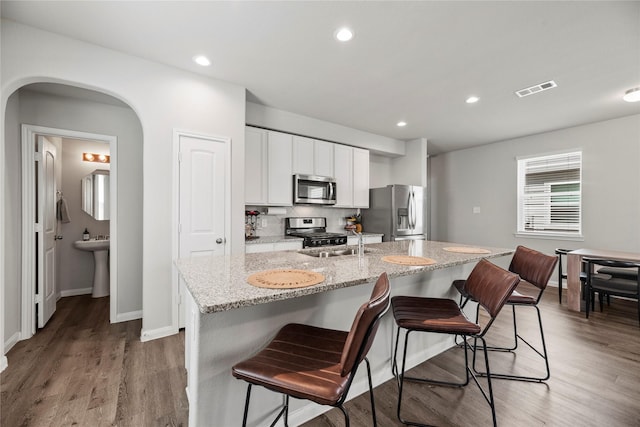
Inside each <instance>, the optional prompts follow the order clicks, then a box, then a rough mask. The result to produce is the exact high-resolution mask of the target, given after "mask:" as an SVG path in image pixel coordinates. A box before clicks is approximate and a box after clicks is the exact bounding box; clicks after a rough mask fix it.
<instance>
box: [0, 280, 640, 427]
mask: <svg viewBox="0 0 640 427" xmlns="http://www.w3.org/2000/svg"><path fill="white" fill-rule="evenodd" d="M541 309H542V316H543V323H544V326H545V332H546V338H547V346H548V349H549V357H550V364H551V378H550V379H549V380H548V381H547V382H546V384H536V383H523V382H515V381H504V380H495V381H494V382H493V384H494V394H495V397H496V410H497V415H498V424H499V425H501V426H542V425H548V426H565V425H566V426H568V425H579V426H603V425H605V426H607V427H617V426H625V427H626V426H640V327H639V326H638V322H637V314H636V308H635V302H631V301H622V300H616V301H613V302H612V305H611V306H610V307H606V306H605V311H604V313H600V312H598V311H596V312H595V313H593V314H592V316H591V318H590V319H589V320H586V319H585V318H584V313H573V312H569V311H567V308H566V305H559V304H558V303H557V294H556V289H554V288H551V289H549V290H548V291H547V293H546V295H545V297H544V298H543V302H542V306H541ZM518 326H519V330H520V332H521V334H522V335H524V336H525V337H527V338H528V337H534V338H535V337H537V321H536V320H535V313H534V310H531V309H520V310H518ZM140 328H141V324H140V321H133V322H126V323H119V324H114V325H110V324H109V323H108V300H107V299H106V298H101V299H92V298H90V297H89V296H81V297H70V298H64V299H62V300H60V301H59V304H58V311H57V312H56V314H55V316H54V318H53V319H52V320H51V322H50V323H49V325H47V327H46V328H44V329H43V330H42V331H40V332H39V333H38V334H37V335H36V336H35V337H34V338H32V339H30V340H28V341H22V342H20V343H18V344H17V345H16V346H15V347H14V348H13V349H12V350H11V351H10V352H9V354H8V355H7V356H8V358H9V368H8V369H6V370H5V372H3V373H2V375H1V376H0V391H1V406H0V425H2V426H3V427H4V426H7V427H8V426H11V427H14V426H55V427H57V426H68V425H77V426H107V425H117V426H180V425H182V426H186V425H187V419H188V404H187V399H186V395H185V391H184V388H185V385H186V372H185V370H184V368H183V366H184V334H183V333H180V334H178V335H175V336H172V337H167V338H163V339H160V340H155V341H150V342H147V343H141V342H140V337H139V333H140ZM511 328H512V326H511V317H510V312H508V311H504V312H503V313H502V314H501V315H500V316H499V318H498V320H497V322H496V324H495V325H494V326H493V328H492V333H491V334H490V337H489V338H490V343H493V344H500V343H506V342H507V341H508V338H509V337H511V335H509V334H510V333H511V330H512V329H511ZM532 341H533V342H537V341H536V340H535V339H533V340H532ZM521 347H522V348H519V349H518V352H517V354H516V355H514V354H510V353H496V352H492V353H491V354H490V358H491V367H492V370H494V371H497V370H507V371H509V370H512V371H513V372H516V373H517V372H520V373H521V372H523V371H529V372H535V373H540V372H541V371H542V369H543V365H542V364H541V363H542V361H541V360H540V359H539V358H537V356H535V357H534V356H533V353H532V352H531V351H530V350H528V349H527V348H526V347H524V346H522V345H521ZM462 363H463V353H462V351H461V350H460V349H450V350H449V351H447V352H445V353H443V354H441V355H439V356H437V357H435V358H434V359H432V360H430V361H428V362H426V363H423V364H422V365H420V366H418V367H417V368H415V369H414V371H413V372H412V373H415V374H417V375H425V376H426V375H431V376H433V375H446V374H447V373H448V372H454V373H455V372H458V373H460V374H462V373H463V371H462V370H461V369H460V368H461V366H462ZM406 390H407V394H406V397H407V400H406V403H407V405H406V406H404V407H405V408H406V415H407V416H408V417H414V418H417V419H420V420H424V421H425V422H427V423H430V424H433V425H438V426H480V425H487V426H488V425H491V414H490V410H489V407H488V406H487V404H486V403H485V402H484V400H483V398H482V396H481V395H480V392H479V391H478V389H477V387H475V385H474V384H470V385H469V386H467V387H466V388H463V389H457V388H448V387H433V386H425V385H417V384H415V383H414V384H411V383H408V385H407V386H406ZM396 396H397V386H396V385H395V383H394V382H392V381H388V382H386V383H384V384H382V385H380V386H378V387H377V388H376V390H375V397H376V409H377V414H378V425H379V426H381V427H386V426H400V425H402V424H400V423H399V422H398V420H397V418H396V414H395V412H396V409H395V408H396ZM368 399H369V397H368V394H366V393H365V394H363V395H361V396H358V397H357V398H355V399H353V400H351V401H350V402H348V403H347V404H346V408H347V411H348V412H349V414H350V416H351V425H352V427H369V426H370V425H371V424H372V423H371V418H370V409H369V400H368ZM241 416H242V414H238V425H240V421H241ZM343 424H344V422H343V418H342V415H341V414H340V413H339V412H338V411H337V410H331V411H329V412H327V413H325V414H324V415H322V416H320V417H317V418H316V419H314V420H311V421H309V422H308V423H306V424H305V427H325V426H342V425H343ZM211 427H227V426H214V425H212V426H211Z"/></svg>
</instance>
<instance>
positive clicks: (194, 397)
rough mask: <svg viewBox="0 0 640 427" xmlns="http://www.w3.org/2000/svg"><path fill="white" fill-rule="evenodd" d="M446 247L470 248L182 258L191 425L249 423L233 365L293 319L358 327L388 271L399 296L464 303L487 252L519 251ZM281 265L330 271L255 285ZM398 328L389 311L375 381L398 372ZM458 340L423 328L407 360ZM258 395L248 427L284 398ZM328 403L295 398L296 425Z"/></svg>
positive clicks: (423, 245) (400, 245)
mask: <svg viewBox="0 0 640 427" xmlns="http://www.w3.org/2000/svg"><path fill="white" fill-rule="evenodd" d="M446 246H464V245H460V244H455V243H443V242H432V241H420V240H418V241H402V242H386V243H377V244H370V245H367V246H366V248H365V249H367V250H369V252H368V253H366V254H365V256H364V258H363V260H362V262H361V263H360V262H359V260H358V257H357V256H354V255H344V256H339V257H332V258H315V257H310V256H308V255H304V254H301V253H298V252H296V251H287V252H269V253H258V254H247V255H234V256H227V257H217V258H192V259H181V260H179V261H178V262H177V265H178V268H179V270H180V274H181V276H182V277H183V279H184V281H185V282H186V285H187V287H188V289H189V292H188V293H187V295H186V298H185V300H186V301H185V302H186V308H185V319H186V333H185V367H186V369H187V384H188V385H187V394H188V396H189V427H198V426H201V427H202V426H206V427H209V426H233V425H240V424H241V422H242V414H243V406H244V394H245V391H246V383H244V382H243V381H239V380H237V379H235V378H233V376H232V375H231V367H232V366H233V365H234V364H236V363H238V362H239V361H241V360H243V359H246V358H247V357H249V356H251V355H253V354H255V353H256V352H257V351H259V350H260V349H261V348H263V347H264V346H265V345H266V343H268V342H269V340H270V339H271V338H272V337H273V336H274V335H275V334H276V333H277V331H278V330H279V329H280V328H281V327H282V326H284V325H285V324H287V323H305V324H310V325H315V326H320V327H325V328H331V329H338V330H343V331H346V330H349V328H350V327H351V324H352V323H353V317H354V315H355V313H356V311H357V310H358V307H360V305H361V304H362V303H364V302H365V301H366V300H367V299H368V297H369V295H370V293H371V288H372V285H373V282H374V281H375V280H376V279H377V278H378V276H379V275H380V274H381V273H382V272H383V271H386V272H387V274H388V275H389V279H390V283H391V295H392V296H395V295H413V296H425V297H438V298H451V299H455V300H457V298H458V297H459V296H458V294H457V292H456V291H455V289H454V288H453V287H452V286H451V283H452V281H453V280H455V279H463V278H466V277H467V276H468V275H469V273H470V272H471V270H472V269H473V267H474V265H475V264H476V262H477V261H478V260H480V259H481V258H494V257H500V256H506V255H509V254H511V253H513V251H512V250H510V249H501V248H490V247H485V246H483V248H485V249H489V250H490V251H491V253H490V254H486V255H473V254H459V253H451V252H445V251H443V250H442V248H443V247H446ZM317 250H318V249H308V250H307V251H317ZM385 255H413V256H424V257H427V258H433V259H434V260H436V261H437V263H436V264H433V265H429V266H425V267H407V266H402V265H397V264H389V263H386V262H383V261H382V260H381V258H382V257H383V256H385ZM277 268H296V269H308V270H313V271H317V272H320V273H322V274H324V275H325V281H324V282H322V283H320V284H318V285H315V286H311V287H307V288H302V289H292V290H272V289H262V288H256V287H253V286H251V285H249V284H247V283H246V280H247V277H248V276H249V275H251V274H253V273H256V272H259V271H263V270H270V269H277ZM465 311H467V314H468V315H470V316H472V315H473V314H472V313H474V304H467V305H466V306H465ZM471 318H472V317H471ZM394 328H395V322H394V320H393V316H392V315H391V314H389V313H388V314H387V315H386V316H384V317H383V318H382V320H381V322H380V326H379V327H378V332H377V334H376V337H375V340H374V342H373V345H372V346H371V349H370V351H369V354H368V359H369V361H370V362H371V370H372V380H373V384H374V385H378V384H381V383H383V382H385V381H387V380H389V379H391V378H392V375H391V367H390V361H391V357H392V355H391V352H392V349H393V345H394V341H395V339H394V337H395V332H394V330H395V329H394ZM453 345H454V342H453V338H452V337H450V336H447V335H444V334H416V336H415V337H414V338H413V339H412V344H411V350H410V352H409V354H408V356H407V366H408V367H409V368H410V367H413V366H415V365H417V364H419V363H421V362H423V361H425V360H427V359H429V358H431V357H433V356H435V355H437V354H439V353H441V352H442V351H445V350H446V349H448V348H450V347H451V346H453ZM364 371H365V370H364V369H361V370H360V371H359V372H358V374H357V375H356V377H355V379H354V381H353V384H352V387H351V390H350V392H349V396H348V399H351V398H352V397H354V396H357V395H358V394H360V393H363V392H365V391H366V390H367V389H368V383H367V377H366V374H364ZM251 394H252V398H251V407H250V409H249V419H248V424H247V425H248V427H258V426H264V425H269V423H270V422H271V421H270V420H271V419H272V418H273V416H274V415H275V414H276V413H277V410H278V408H279V405H280V404H281V403H282V396H281V395H279V394H277V393H273V392H270V391H268V390H265V389H264V388H261V387H254V389H253V391H252V393H251ZM383 398H384V397H383ZM386 398H389V399H394V397H393V396H388V397H386ZM328 409H330V407H327V406H320V405H316V404H313V403H310V402H308V401H304V400H298V399H292V401H291V407H290V410H289V415H290V416H289V425H300V424H302V423H304V422H305V421H307V420H310V419H312V418H313V417H315V416H318V415H319V414H320V413H322V412H324V411H326V410H328Z"/></svg>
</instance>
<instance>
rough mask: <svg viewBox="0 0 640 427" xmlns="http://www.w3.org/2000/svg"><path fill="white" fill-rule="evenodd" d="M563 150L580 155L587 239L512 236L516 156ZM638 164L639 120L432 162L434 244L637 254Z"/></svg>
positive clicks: (517, 141) (639, 239) (639, 216)
mask: <svg viewBox="0 0 640 427" xmlns="http://www.w3.org/2000/svg"><path fill="white" fill-rule="evenodd" d="M567 149H582V151H583V159H582V162H583V163H582V168H583V169H582V179H583V186H582V200H583V202H582V209H583V235H584V241H568V240H562V239H533V238H521V237H516V236H515V235H514V233H515V231H516V221H517V218H516V215H517V210H516V203H517V200H516V197H517V189H516V178H517V177H516V173H517V162H516V157H518V156H529V155H538V154H547V153H553V152H555V151H560V150H567ZM639 164H640V115H633V116H628V117H623V118H620V119H614V120H608V121H604V122H599V123H594V124H589V125H585V126H578V127H574V128H568V129H563V130H558V131H554V132H548V133H544V134H539V135H532V136H528V137H524V138H518V139H514V140H510V141H504V142H498V143H494V144H489V145H485V146H482V147H477V148H472V149H468V150H461V151H454V152H451V153H446V154H442V155H438V156H435V157H432V158H431V161H430V169H429V184H430V187H431V202H432V206H431V230H432V237H431V239H432V240H442V241H451V242H458V243H469V244H475V245H489V246H498V247H515V246H516V245H525V246H529V247H532V248H536V249H538V250H541V251H544V252H546V253H553V250H554V249H555V248H556V247H567V248H580V247H586V248H601V249H611V250H619V251H629V252H640V221H639V219H640V168H639V167H638V165H639ZM474 206H477V207H480V209H481V212H480V213H479V214H473V213H472V209H473V207H474Z"/></svg>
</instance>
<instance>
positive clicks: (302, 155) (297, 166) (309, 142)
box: [293, 136, 314, 175]
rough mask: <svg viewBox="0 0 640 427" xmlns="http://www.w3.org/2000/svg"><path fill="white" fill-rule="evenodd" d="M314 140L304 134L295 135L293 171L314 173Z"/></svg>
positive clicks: (306, 173) (307, 173) (305, 173)
mask: <svg viewBox="0 0 640 427" xmlns="http://www.w3.org/2000/svg"><path fill="white" fill-rule="evenodd" d="M313 151H314V140H313V139H311V138H305V137H304V136H294V137H293V173H300V174H304V175H313V174H314V171H313V162H314V155H313Z"/></svg>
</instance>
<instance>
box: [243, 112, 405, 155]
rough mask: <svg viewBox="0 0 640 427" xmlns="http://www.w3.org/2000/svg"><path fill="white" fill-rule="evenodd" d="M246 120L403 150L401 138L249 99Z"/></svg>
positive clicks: (384, 150)
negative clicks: (339, 123)
mask: <svg viewBox="0 0 640 427" xmlns="http://www.w3.org/2000/svg"><path fill="white" fill-rule="evenodd" d="M247 124H248V125H253V126H259V127H265V128H268V129H273V130H279V131H282V132H288V133H295V134H299V135H304V136H309V137H311V138H319V139H326V140H328V141H332V142H338V143H341V144H345V145H351V146H353V147H360V148H366V149H367V150H369V151H372V152H374V153H377V154H382V155H387V156H392V157H394V156H404V154H405V143H404V141H400V140H397V139H393V138H388V137H385V136H380V135H375V134H372V133H368V132H364V131H361V130H358V129H353V128H349V127H346V126H342V125H338V124H335V123H331V122H325V121H323V120H318V119H314V118H311V117H306V116H302V115H300V114H295V113H291V112H289V111H283V110H278V109H275V108H271V107H266V106H264V105H259V104H254V103H252V102H247Z"/></svg>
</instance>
